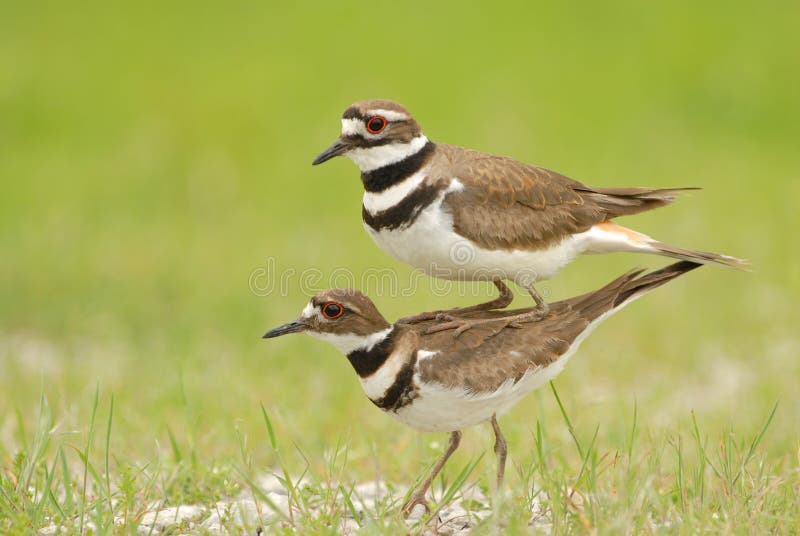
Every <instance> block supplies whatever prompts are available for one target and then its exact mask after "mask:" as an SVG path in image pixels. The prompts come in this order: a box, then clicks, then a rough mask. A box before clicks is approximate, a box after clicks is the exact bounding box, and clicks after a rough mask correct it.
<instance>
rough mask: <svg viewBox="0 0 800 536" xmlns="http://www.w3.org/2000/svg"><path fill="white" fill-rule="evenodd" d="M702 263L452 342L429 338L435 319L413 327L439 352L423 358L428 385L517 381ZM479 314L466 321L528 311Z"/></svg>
mask: <svg viewBox="0 0 800 536" xmlns="http://www.w3.org/2000/svg"><path fill="white" fill-rule="evenodd" d="M699 266H701V265H699V264H696V263H693V262H689V261H681V262H677V263H674V264H671V265H669V266H666V267H664V268H662V269H660V270H656V271H654V272H650V273H648V274H644V275H642V271H641V270H634V271H632V272H629V273H627V274H625V275H623V276H621V277H618V278H617V279H615V280H614V281H612V282H611V283H609V284H608V285H606V286H605V287H603V288H601V289H598V290H596V291H594V292H589V293H587V294H583V295H581V296H576V297H574V298H570V299H568V300H563V301H559V302H556V303H552V304H550V312H549V314H548V316H547V317H545V318H544V319H542V320H540V321H538V322H530V323H526V324H523V325H522V326H521V327H520V328H511V327H508V328H505V329H502V330H501V331H500V332H499V333H495V329H496V328H493V327H491V325H489V326H475V327H473V328H470V329H469V330H467V331H465V332H464V333H462V334H461V335H459V336H458V337H457V338H455V339H454V338H453V332H452V331H440V332H438V333H432V334H425V330H426V329H427V328H428V327H429V326H431V325H433V324H434V323H435V322H438V321H437V320H431V321H428V322H424V323H420V324H414V325H412V326H410V328H411V329H413V330H415V331H416V332H417V334H418V336H419V339H418V340H419V348H422V349H425V348H426V347H427V348H440V349H441V350H440V352H439V353H438V354H436V355H435V356H432V357H429V358H427V359H421V360H419V362H418V363H419V370H420V374H421V376H422V379H423V380H424V381H428V382H436V383H439V384H441V385H443V386H445V387H453V388H465V389H469V390H471V391H474V392H487V391H493V390H495V389H497V388H498V387H499V386H500V385H502V384H503V383H504V382H506V381H508V380H509V379H513V380H514V381H518V380H519V379H520V378H522V376H524V375H525V373H526V372H528V371H529V370H531V369H533V368H536V367H544V366H547V365H549V364H551V363H552V362H553V361H555V360H556V359H558V357H559V356H561V355H562V354H564V353H565V352H566V351H567V350H568V349H569V347H570V346H571V345H572V343H573V342H574V341H575V339H576V338H577V337H578V335H580V334H581V333H582V332H583V331H584V330H585V329H586V328H587V327H588V326H589V324H590V323H591V322H592V321H594V320H596V319H598V318H599V317H600V316H601V315H603V314H604V313H607V312H608V311H610V310H613V309H617V308H619V307H621V306H623V305H624V304H625V303H627V302H630V301H631V300H633V299H635V298H636V297H638V296H640V295H642V294H645V293H647V292H649V291H651V290H653V289H655V288H658V287H660V286H661V285H663V284H665V283H667V282H669V281H671V280H673V279H675V278H676V277H678V276H680V275H682V274H685V273H686V272H689V271H691V270H694V269H695V268H697V267H699ZM527 310H530V308H529V309H522V310H519V311H508V310H502V311H480V312H473V313H467V314H464V315H463V316H464V317H465V318H487V319H491V318H499V317H502V316H507V315H509V314H514V313H517V312H522V311H527Z"/></svg>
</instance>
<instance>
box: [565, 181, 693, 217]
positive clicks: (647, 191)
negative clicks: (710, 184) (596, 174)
mask: <svg viewBox="0 0 800 536" xmlns="http://www.w3.org/2000/svg"><path fill="white" fill-rule="evenodd" d="M576 189H577V188H576ZM699 189H700V188H589V187H587V188H586V189H582V190H581V193H582V194H583V196H584V197H586V198H589V199H591V200H592V201H594V203H595V204H597V205H598V206H599V207H601V208H602V209H604V210H605V211H606V213H607V215H608V218H609V219H611V218H616V217H618V216H630V215H632V214H638V213H640V212H646V211H648V210H653V209H654V208H660V207H663V206H666V205H669V204H670V203H672V202H673V201H674V200H675V198H677V197H678V196H679V195H680V194H682V193H684V192H687V191H691V190H699Z"/></svg>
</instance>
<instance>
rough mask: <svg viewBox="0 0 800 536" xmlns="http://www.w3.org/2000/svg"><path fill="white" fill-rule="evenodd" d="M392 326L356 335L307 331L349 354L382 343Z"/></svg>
mask: <svg viewBox="0 0 800 536" xmlns="http://www.w3.org/2000/svg"><path fill="white" fill-rule="evenodd" d="M392 329H393V328H392V326H389V327H388V328H386V329H384V330H381V331H376V332H375V333H371V334H369V335H356V334H355V333H321V332H318V331H316V332H315V331H306V333H308V334H309V335H311V336H312V337H316V338H317V339H320V340H322V341H325V342H329V343H331V344H332V345H334V346H335V347H336V348H337V349H338V350H339V351H340V352H342V353H343V354H345V355H346V354H349V353H350V352H354V351H356V350H366V351H369V350H372V348H374V347H375V345H376V344H380V343H381V342H382V341H383V340H384V339H385V338H386V337H388V336H389V333H391V332H392Z"/></svg>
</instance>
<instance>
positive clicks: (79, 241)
mask: <svg viewBox="0 0 800 536" xmlns="http://www.w3.org/2000/svg"><path fill="white" fill-rule="evenodd" d="M799 23H800V4H798V3H797V2H789V1H787V2H758V3H755V2H752V3H750V2H698V3H695V2H671V3H661V4H651V5H649V6H645V5H643V4H642V3H640V2H633V1H614V2H602V3H590V2H559V3H541V2H535V3H534V2H516V3H515V2H500V3H492V4H491V5H489V4H486V5H480V6H478V5H473V4H470V3H465V2H459V3H449V4H445V3H433V2H404V3H397V2H364V3H353V2H347V3H338V2H337V3H333V2H331V3H321V2H320V3H309V2H296V3H290V2H286V3H277V2H274V3H256V2H253V3H219V4H216V5H202V4H198V3H194V2H193V3H189V2H171V3H160V2H159V3H155V2H152V3H151V2H146V3H137V4H135V5H134V4H132V3H128V4H125V5H120V4H116V5H114V4H112V3H107V2H83V3H80V4H66V3H58V2H53V3H40V2H4V3H3V7H2V17H1V18H0V180H1V181H2V186H1V187H0V372H1V374H0V392H2V393H3V394H2V396H0V419H2V425H0V444H2V445H3V451H4V453H5V455H10V454H11V453H13V452H14V451H15V449H17V448H19V446H20V443H21V438H22V432H21V430H22V429H25V428H26V427H27V428H29V427H30V426H31V425H32V424H31V423H32V422H33V421H35V419H36V415H37V405H38V399H39V395H40V392H41V391H42V389H43V390H44V392H45V394H46V395H47V397H48V399H49V401H50V404H51V406H52V407H53V412H54V414H55V415H56V416H57V420H58V422H59V431H60V432H63V433H64V434H65V438H66V440H67V441H70V440H71V439H70V438H72V437H74V440H75V441H76V442H77V441H79V440H80V439H79V438H80V437H82V434H85V432H86V429H87V427H88V421H89V419H88V415H89V413H90V411H91V399H92V396H93V392H94V389H95V386H96V385H98V384H99V386H100V393H101V403H102V404H103V406H102V407H103V408H105V409H104V410H103V411H105V410H107V408H108V399H109V397H110V395H111V394H112V393H113V394H114V396H115V408H116V409H115V413H116V416H115V421H114V435H113V437H112V445H113V448H114V449H115V453H116V454H115V455H119V456H127V457H128V458H129V459H134V460H136V459H144V458H147V457H150V456H153V452H154V451H158V450H159V449H160V448H162V447H160V446H159V445H161V446H163V445H165V444H167V441H168V433H169V432H168V430H171V431H172V432H173V434H174V435H175V438H176V441H177V442H178V443H179V444H181V445H188V446H189V447H190V448H192V449H193V450H194V452H195V455H196V456H197V457H198V458H199V459H200V460H203V461H206V460H207V461H218V460H225V459H227V458H230V457H233V456H234V453H235V452H237V448H238V447H237V443H236V441H237V440H236V435H235V433H234V429H235V428H237V427H238V428H240V429H243V430H245V431H246V432H247V433H249V434H251V435H252V437H253V438H254V441H255V442H256V443H258V442H259V441H265V432H264V429H263V423H262V421H261V415H260V409H259V402H263V403H264V405H265V407H266V408H267V410H268V411H269V412H270V414H271V415H272V416H273V420H274V421H275V426H276V429H277V430H278V431H279V433H280V434H282V435H283V436H286V437H288V438H290V439H291V440H292V441H295V442H296V443H297V444H298V445H299V446H300V447H301V448H302V449H303V450H304V451H305V452H307V453H309V454H311V455H312V458H313V456H314V455H318V454H319V453H321V452H322V449H323V446H324V445H330V444H331V443H333V442H335V440H336V439H337V438H339V437H345V438H349V439H350V443H351V449H352V451H351V458H352V459H354V460H364V459H368V460H372V459H373V458H374V455H373V452H385V451H389V449H391V451H392V452H396V453H398V458H399V459H402V458H403V453H404V452H405V451H407V450H408V449H411V451H412V453H413V452H416V451H415V450H414V449H416V448H417V447H416V445H417V444H418V443H417V440H416V439H415V438H416V437H418V436H417V435H416V433H415V432H412V431H410V430H406V429H404V428H401V427H400V426H399V425H397V424H395V423H394V422H393V421H391V420H390V419H388V418H386V417H384V416H382V415H381V414H380V412H379V411H378V410H377V409H375V408H374V407H373V406H372V405H371V404H370V403H369V402H367V401H366V399H365V398H364V396H363V394H362V393H361V391H360V389H359V386H358V383H357V380H356V377H355V375H354V374H353V373H352V371H351V370H350V368H349V366H348V364H347V362H346V360H345V359H344V358H343V357H342V356H340V355H338V354H337V352H336V351H335V350H334V349H333V348H332V347H329V346H327V345H324V344H323V343H320V342H318V341H314V340H311V339H310V338H304V337H295V338H286V339H280V340H276V341H262V340H260V336H261V334H262V333H263V332H264V331H265V330H266V329H268V328H270V327H274V326H275V325H277V324H278V323H282V322H284V321H287V320H290V319H292V318H294V317H295V315H296V314H297V313H298V311H299V310H300V309H301V308H302V307H303V305H304V303H305V301H306V300H307V294H306V293H304V292H303V289H302V288H301V285H300V282H299V281H298V279H297V277H294V278H292V279H291V280H290V282H289V285H288V292H286V293H281V292H273V293H271V294H270V295H268V296H262V295H258V293H254V292H253V291H252V289H251V285H250V279H251V276H252V275H253V274H254V273H256V274H258V273H260V272H258V270H259V269H263V268H264V267H266V266H267V263H268V259H270V258H272V259H274V260H275V267H276V269H277V270H278V271H282V270H295V271H296V272H297V273H299V272H301V271H303V270H304V269H307V268H316V269H318V270H320V271H321V274H322V282H321V283H319V284H318V285H317V286H324V285H325V283H324V282H325V281H327V280H328V279H327V278H329V277H330V276H331V274H335V273H337V272H335V270H337V269H339V270H341V269H344V268H346V269H349V270H352V272H353V273H354V274H356V276H358V275H359V274H361V273H362V272H363V271H365V270H367V269H369V268H373V267H374V268H391V269H393V270H395V271H396V272H397V273H398V277H399V281H401V282H402V281H408V279H409V277H410V275H411V270H410V269H409V268H407V267H406V266H404V265H401V264H400V263H398V262H396V261H394V260H393V259H391V258H389V257H388V256H387V255H385V254H384V253H382V252H381V251H380V250H378V249H377V248H376V247H375V246H374V245H373V244H372V242H371V240H370V239H369V237H368V236H367V235H366V233H365V232H364V231H363V229H362V225H361V221H360V203H361V194H362V188H361V184H360V181H359V180H358V172H357V169H356V168H355V166H354V165H353V164H352V163H350V162H348V161H346V160H344V159H337V160H335V161H333V162H331V163H329V164H326V165H325V166H322V167H319V168H312V167H311V165H310V163H311V160H312V159H313V157H314V156H315V155H316V154H317V153H318V152H320V151H321V150H322V149H324V148H325V147H327V145H328V144H329V143H330V142H331V141H333V139H334V138H335V137H336V136H337V135H338V130H339V117H340V114H341V112H342V111H343V110H344V108H345V107H346V106H347V105H349V104H350V103H351V102H353V101H356V100H360V99H365V98H389V99H394V100H398V101H400V102H402V103H403V104H405V105H406V106H408V107H409V108H410V110H411V111H412V112H413V113H414V114H415V116H416V118H417V119H418V120H419V122H420V123H421V124H422V125H423V127H424V129H425V132H426V134H427V135H428V136H429V137H430V138H431V139H432V140H434V141H437V140H439V141H447V142H449V143H454V144H459V145H464V146H468V147H471V148H474V149H479V150H484V151H488V152H496V153H502V154H507V155H511V156H514V157H516V158H518V159H520V160H523V161H527V162H531V163H536V164H539V165H543V166H546V167H549V168H551V169H555V170H558V171H560V172H562V173H564V174H567V175H569V176H571V177H574V178H576V179H578V180H581V181H583V182H586V183H588V184H590V185H597V186H699V187H702V188H703V190H702V191H700V192H697V193H693V194H692V195H691V196H687V197H685V198H682V199H681V200H680V201H679V202H678V203H676V204H675V205H674V206H673V207H670V208H666V209H663V210H660V211H656V212H654V213H649V214H645V215H641V216H637V217H636V218H629V219H623V220H621V221H622V223H623V224H625V225H630V226H632V227H634V228H636V229H637V230H640V231H642V232H646V233H648V234H651V235H653V236H655V237H658V238H659V239H661V240H664V241H666V242H670V243H674V244H678V245H682V246H686V247H693V248H698V249H707V250H712V251H720V252H724V253H728V254H731V255H735V256H739V257H745V258H748V259H750V260H751V261H752V263H753V272H752V273H739V272H735V271H731V270H724V269H720V268H715V267H709V268H705V269H703V270H700V271H697V272H694V273H691V274H690V275H688V276H686V277H685V278H682V279H681V280H679V281H677V282H675V283H673V284H670V285H669V286H667V287H665V288H663V289H660V290H658V291H657V292H655V293H653V294H652V295H650V296H648V297H647V298H645V299H643V300H641V301H639V302H637V303H636V304H634V305H632V306H631V307H630V308H629V309H628V310H626V311H624V312H623V313H621V314H620V315H618V316H616V317H614V318H613V319H612V320H610V321H609V322H608V323H607V324H606V325H605V326H604V327H602V328H601V329H599V330H598V331H597V332H596V333H595V334H594V335H593V336H592V337H591V338H590V339H589V340H588V341H587V342H586V343H585V344H584V347H583V349H582V352H580V353H579V354H578V356H577V357H576V358H575V359H574V360H573V361H572V363H571V364H570V366H569V367H568V369H567V371H566V372H565V373H564V374H563V375H562V376H561V377H560V378H559V379H558V380H557V385H558V387H559V389H560V391H561V393H562V397H563V399H564V401H565V404H566V406H567V408H568V409H569V410H571V412H572V415H573V419H574V420H575V425H576V428H578V429H579V430H581V431H583V432H584V433H587V434H588V433H590V432H591V430H592V429H594V426H595V425H597V424H599V425H600V429H601V432H600V437H601V439H602V438H605V439H606V440H609V438H611V439H610V440H612V441H613V438H614V437H616V436H617V435H619V434H623V433H624V427H625V426H627V425H628V424H627V423H628V422H629V421H626V420H625V419H619V418H618V417H619V416H621V415H624V416H628V417H629V416H630V413H631V411H632V407H633V404H634V400H637V401H638V408H639V416H640V420H641V423H642V424H641V426H643V427H645V428H648V429H651V430H653V433H654V434H655V433H657V430H658V429H659V428H660V427H661V428H668V429H683V428H685V427H687V426H688V423H689V412H690V410H692V409H694V410H695V411H696V413H697V415H698V417H699V419H700V420H701V421H702V422H703V423H704V426H705V427H706V428H707V429H708V430H709V433H711V434H713V433H716V431H718V430H721V429H722V428H723V427H724V426H726V425H727V424H728V423H730V422H736V424H737V426H741V427H742V428H743V429H744V430H745V431H746V432H748V433H749V432H751V431H752V430H755V428H756V426H757V424H759V423H761V422H762V421H763V419H764V418H765V417H766V415H767V414H768V412H769V409H770V407H771V404H772V403H773V401H774V400H775V399H777V398H780V400H781V403H780V406H779V410H778V414H777V416H776V425H775V426H773V427H772V428H771V430H770V432H769V435H768V437H767V440H766V445H767V448H768V449H770V451H771V452H772V453H774V454H775V455H780V454H782V453H785V452H787V450H788V449H796V448H797V444H798V434H797V430H798V429H800V393H798V389H797V378H799V377H800V364H799V363H800V355H798V354H799V353H800V337H799V336H798V321H799V320H800V311H798V306H797V302H798V300H799V299H800V269H799V265H800V252H799V251H798V247H797V246H798V243H797V238H796V233H797V232H798V216H797V199H799V198H800V181H799V180H798V179H800V151H798V147H800V107H798V95H800V87H799V84H798V82H799V81H800V76H799V75H798V73H800V61H799V58H800V54H798V50H800V46H799V45H800V43H799V42H798V41H799V40H798V32H797V28H798V24H799ZM664 263H665V261H663V260H662V259H658V258H652V257H642V256H638V257H635V256H631V255H616V256H603V257H589V258H584V259H580V260H578V261H577V262H575V263H573V264H572V265H571V266H570V267H569V268H567V269H566V270H565V271H564V272H562V274H561V275H559V276H558V277H556V278H554V279H553V280H551V281H549V282H547V283H545V284H544V285H543V288H546V291H547V292H548V293H549V294H550V297H551V299H555V298H564V297H568V296H571V295H574V294H576V293H579V292H584V291H588V290H591V289H593V288H596V287H598V286H599V285H601V284H603V283H605V282H607V281H608V280H610V279H611V278H613V277H616V276H617V275H619V274H620V273H622V272H623V271H626V270H628V269H630V268H632V267H634V266H659V265H663V264H664ZM420 283H421V285H420V288H419V290H418V291H417V292H416V294H414V295H412V296H398V297H392V296H386V295H376V296H373V297H374V298H375V301H376V302H377V304H378V306H379V307H380V308H381V309H382V311H384V313H385V314H386V316H387V317H389V318H396V317H398V316H400V315H405V314H410V313H414V312H418V311H420V310H424V309H433V308H441V307H443V306H446V305H456V304H464V303H473V302H475V301H476V300H478V299H480V298H482V297H483V296H487V295H489V289H488V288H486V285H480V284H478V285H477V286H476V285H471V286H470V285H467V286H464V285H461V286H459V285H452V286H449V287H447V288H449V289H450V291H449V293H448V294H447V295H445V296H438V295H436V293H435V292H433V291H432V290H431V289H430V284H429V283H430V281H429V280H428V279H427V278H422V279H421V280H420ZM366 290H369V289H366ZM473 291H474V293H475V294H476V295H474V296H468V295H463V294H465V293H473ZM478 291H479V292H478ZM520 300H522V298H520ZM547 415H549V416H550V417H552V419H551V420H550V422H551V423H552V427H553V433H554V434H556V435H562V434H566V431H565V430H564V427H563V425H562V424H561V423H560V422H559V421H558V419H557V409H556V407H555V404H554V403H553V400H552V397H551V396H550V395H549V393H546V392H545V393H542V394H540V395H538V396H533V397H530V398H529V399H528V400H526V401H525V402H523V403H522V404H520V405H519V406H518V407H517V408H516V409H514V410H513V411H512V412H511V414H510V416H509V417H507V418H506V419H504V422H505V423H506V424H505V428H506V429H507V435H508V436H509V439H510V442H511V445H512V447H511V448H512V450H511V452H512V456H514V455H519V456H521V455H527V452H528V450H529V449H530V445H529V437H530V435H529V434H530V431H531V429H532V428H533V427H534V426H535V419H536V418H539V417H543V416H547ZM626 418H627V417H626ZM481 433H484V434H486V436H487V437H488V432H485V431H484V432H481ZM70 434H73V435H70ZM484 443H485V444H484ZM488 444H489V443H486V442H483V441H481V442H478V441H474V442H470V446H469V447H468V448H467V449H466V450H467V452H468V453H470V452H471V453H472V454H474V453H476V452H480V451H482V449H483V448H484V447H485V446H486V445H488ZM257 454H259V455H261V456H263V459H262V461H263V462H264V463H271V461H270V458H269V453H268V452H267V449H266V448H264V449H263V450H259V451H257ZM387 463H388V462H387ZM392 463H393V464H394V465H392V464H391V463H390V464H389V465H390V467H389V469H388V472H390V473H391V472H392V471H396V472H400V471H403V470H408V468H409V464H408V463H406V462H403V463H400V464H397V463H396V462H392ZM356 467H359V466H358V465H356ZM371 467H373V466H372V465H371V464H370V465H368V466H367V467H366V468H363V467H362V468H361V469H357V468H356V469H354V471H359V470H360V471H363V472H364V473H365V474H370V472H371V471H373V470H372V469H371ZM394 476H395V477H397V476H398V475H396V474H395V475H394Z"/></svg>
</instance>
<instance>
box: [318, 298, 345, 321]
mask: <svg viewBox="0 0 800 536" xmlns="http://www.w3.org/2000/svg"><path fill="white" fill-rule="evenodd" d="M342 313H344V307H342V305H341V304H339V303H333V302H330V303H326V304H325V305H323V306H322V314H323V315H325V318H330V319H331V320H333V319H334V318H339V317H340V316H342Z"/></svg>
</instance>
